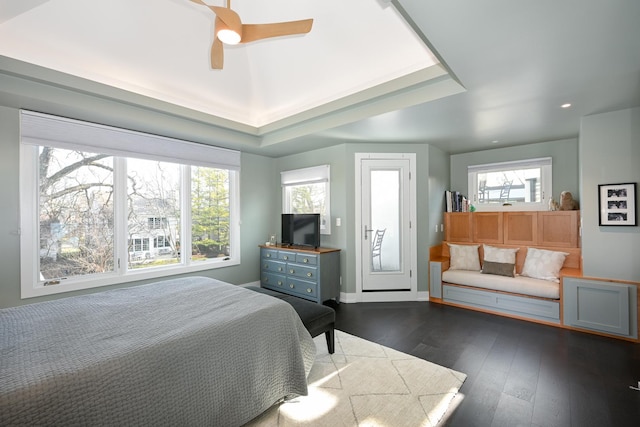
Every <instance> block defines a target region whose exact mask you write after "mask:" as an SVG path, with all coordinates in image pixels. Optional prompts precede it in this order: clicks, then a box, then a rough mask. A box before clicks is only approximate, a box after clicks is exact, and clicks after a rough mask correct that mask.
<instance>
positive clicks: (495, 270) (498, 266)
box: [482, 260, 515, 277]
mask: <svg viewBox="0 0 640 427" xmlns="http://www.w3.org/2000/svg"><path fill="white" fill-rule="evenodd" d="M514 269H515V264H510V263H508V262H493V261H487V260H484V262H483V263H482V274H497V275H498V276H507V277H515V274H514V273H513V270H514Z"/></svg>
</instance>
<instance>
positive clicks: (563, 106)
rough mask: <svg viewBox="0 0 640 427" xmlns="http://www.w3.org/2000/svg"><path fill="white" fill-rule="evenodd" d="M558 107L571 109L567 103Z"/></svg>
mask: <svg viewBox="0 0 640 427" xmlns="http://www.w3.org/2000/svg"><path fill="white" fill-rule="evenodd" d="M560 107H562V108H569V107H571V104H570V103H568V102H567V103H566V104H562V105H561V106H560Z"/></svg>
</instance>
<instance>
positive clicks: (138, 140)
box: [20, 110, 241, 299]
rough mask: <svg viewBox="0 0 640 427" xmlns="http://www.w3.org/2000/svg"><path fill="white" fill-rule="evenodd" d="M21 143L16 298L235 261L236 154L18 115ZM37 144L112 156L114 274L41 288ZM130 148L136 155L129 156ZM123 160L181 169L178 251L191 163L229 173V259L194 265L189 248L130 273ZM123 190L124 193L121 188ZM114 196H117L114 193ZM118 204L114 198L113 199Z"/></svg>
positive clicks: (185, 232) (186, 239)
mask: <svg viewBox="0 0 640 427" xmlns="http://www.w3.org/2000/svg"><path fill="white" fill-rule="evenodd" d="M20 119H21V144H20V271H21V273H20V275H21V280H20V289H21V298H23V299H24V298H31V297H38V296H43V295H51V294H58V293H63V292H70V291H77V290H82V289H89V288H95V287H100V286H108V285H115V284H120V283H127V282H133V281H138V280H147V279H155V278H159V277H167V276H170V275H177V274H185V273H193V272H198V271H203V270H211V269H216V268H221V267H228V266H232V265H239V264H240V253H241V251H240V249H241V248H240V202H239V200H240V186H239V182H238V181H239V175H240V152H237V151H234V150H227V149H223V148H219V147H213V146H209V145H204V144H196V143H192V142H189V141H183V140H177V139H172V138H166V137H161V136H157V135H151V134H146V133H141V132H134V131H129V130H125V129H119V128H114V127H110V126H104V125H99V124H95V123H87V122H82V121H79V120H73V119H67V118H62V117H56V116H51V115H47V114H41V113H35V112H31V111H25V110H22V111H21V115H20ZM39 146H50V147H56V148H65V149H71V150H77V151H87V152H95V153H101V154H110V155H112V156H114V188H115V189H116V190H117V189H118V187H120V192H119V193H118V194H117V195H116V196H115V198H116V200H115V203H114V206H116V208H115V209H116V211H115V213H116V218H115V222H116V226H115V233H116V236H115V237H116V242H115V246H114V251H115V256H116V265H115V268H114V271H113V272H109V273H100V274H87V275H83V276H77V277H69V278H60V280H56V281H59V282H60V283H59V284H55V285H52V286H44V283H45V280H44V278H42V277H41V276H40V273H39V272H40V266H39V265H40V251H39V248H40V236H39V229H40V227H39V218H38V211H39V187H38V150H39ZM134 150H135V151H134ZM126 158H143V159H149V160H156V161H164V162H166V161H169V162H172V163H178V164H181V165H182V167H181V170H182V172H181V173H182V177H183V179H182V194H185V195H187V196H188V197H182V201H181V206H182V209H181V210H182V212H183V214H184V216H185V221H183V222H182V224H181V227H182V232H181V236H182V237H181V240H182V242H181V244H182V247H186V248H190V247H191V223H190V221H187V220H186V217H189V218H190V208H191V205H190V194H191V180H190V178H191V173H190V166H203V167H210V168H219V169H225V170H228V171H229V199H230V200H229V209H230V218H231V219H230V228H231V229H230V247H231V248H230V249H231V253H230V255H229V256H228V257H224V258H216V259H210V260H206V261H192V260H191V257H190V256H189V253H187V252H190V251H186V252H185V251H183V253H182V255H181V260H180V263H177V264H172V265H166V266H162V267H150V268H148V269H135V270H128V269H127V261H126V260H127V256H128V236H127V233H126V220H125V217H126V214H124V213H123V212H122V211H119V210H118V208H117V206H121V207H122V206H126V167H123V165H124V163H125V162H126ZM123 190H124V191H123ZM114 194H115V193H114ZM118 199H119V200H118Z"/></svg>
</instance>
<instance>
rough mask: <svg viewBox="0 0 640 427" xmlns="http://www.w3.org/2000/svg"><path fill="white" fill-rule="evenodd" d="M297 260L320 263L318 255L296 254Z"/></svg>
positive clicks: (309, 263) (312, 263)
mask: <svg viewBox="0 0 640 427" xmlns="http://www.w3.org/2000/svg"><path fill="white" fill-rule="evenodd" d="M296 262H297V263H298V264H305V265H318V256H317V255H308V254H296Z"/></svg>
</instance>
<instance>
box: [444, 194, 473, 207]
mask: <svg viewBox="0 0 640 427" xmlns="http://www.w3.org/2000/svg"><path fill="white" fill-rule="evenodd" d="M444 195H445V199H446V207H447V212H469V205H470V202H469V199H467V197H466V196H463V195H462V194H460V192H458V191H449V190H447V191H445V192H444Z"/></svg>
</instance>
